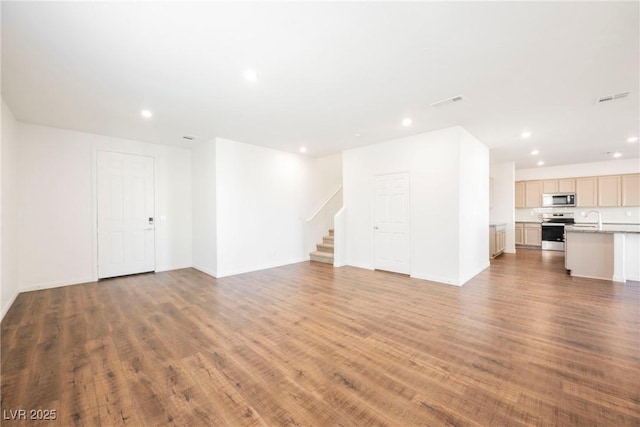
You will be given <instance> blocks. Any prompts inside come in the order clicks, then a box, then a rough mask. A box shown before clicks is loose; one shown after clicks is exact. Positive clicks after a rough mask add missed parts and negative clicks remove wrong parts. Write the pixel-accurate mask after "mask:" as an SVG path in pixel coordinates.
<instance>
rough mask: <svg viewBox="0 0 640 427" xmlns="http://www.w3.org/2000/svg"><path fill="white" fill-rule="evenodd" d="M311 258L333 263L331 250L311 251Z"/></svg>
mask: <svg viewBox="0 0 640 427" xmlns="http://www.w3.org/2000/svg"><path fill="white" fill-rule="evenodd" d="M309 258H311V261H316V262H323V263H325V264H331V265H333V254H332V253H329V252H320V251H313V252H310V253H309Z"/></svg>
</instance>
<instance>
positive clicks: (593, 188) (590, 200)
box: [576, 176, 598, 207]
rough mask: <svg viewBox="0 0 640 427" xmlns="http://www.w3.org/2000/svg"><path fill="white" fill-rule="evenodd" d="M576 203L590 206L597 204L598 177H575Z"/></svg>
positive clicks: (581, 205)
mask: <svg viewBox="0 0 640 427" xmlns="http://www.w3.org/2000/svg"><path fill="white" fill-rule="evenodd" d="M576 198H577V199H578V200H577V201H576V202H577V203H576V205H577V206H578V207H591V206H597V205H598V203H597V202H598V179H597V178H596V177H593V176H591V177H585V178H576Z"/></svg>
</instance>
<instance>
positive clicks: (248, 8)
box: [2, 2, 640, 168]
mask: <svg viewBox="0 0 640 427" xmlns="http://www.w3.org/2000/svg"><path fill="white" fill-rule="evenodd" d="M639 18H640V16H639V3H638V2H627V3H604V2H595V3H573V2H571V3H557V2H544V3H533V2H527V3H507V2H486V3H485V2H473V3H454V2H450V3H362V2H358V3H180V2H172V3H168V2H140V3H75V2H71V3H62V2H50V3H31V2H25V3H20V2H17V3H13V2H2V92H3V93H2V96H3V97H4V99H5V101H6V102H7V104H8V105H9V106H10V108H11V109H12V111H13V113H14V114H15V115H16V117H17V119H18V120H21V121H25V122H31V123H37V124H43V125H49V126H55V127H60V128H68V129H75V130H81V131H86V132H93V133H98V134H104V135H110V136H118V137H124V138H130V139H137V140H142V141H149V142H156V143H165V144H180V145H186V146H188V145H189V144H192V143H189V142H187V141H184V140H183V139H182V136H183V135H197V136H198V140H207V139H211V138H213V137H214V136H220V137H225V138H230V139H234V140H237V141H243V142H247V143H251V144H258V145H264V146H269V147H274V148H278V149H282V150H286V151H294V152H297V150H298V148H299V147H300V146H303V145H304V146H306V147H307V148H308V154H309V155H314V156H317V155H323V154H328V153H334V152H338V151H340V150H343V149H347V148H352V147H356V146H359V145H365V144H371V143H375V142H379V141H384V140H389V139H393V138H398V137H402V136H407V135H410V134H415V133H421V132H426V131H430V130H435V129H439V128H443V127H446V126H451V125H462V126H464V127H465V128H466V129H467V130H468V131H469V132H471V133H472V134H473V135H474V136H476V138H478V139H479V140H480V141H482V142H483V143H485V144H486V145H487V146H489V147H490V148H491V149H492V160H493V161H502V160H513V161H515V162H516V167H518V168H527V167H533V166H535V162H536V161H537V160H539V159H543V160H544V161H545V162H546V165H558V164H567V163H581V162H590V161H599V160H606V159H608V158H609V157H607V156H606V155H605V154H604V153H605V152H607V151H616V150H620V151H622V152H623V157H622V158H629V157H638V156H639V154H640V152H639V150H640V148H639V147H640V144H638V143H635V144H630V143H628V142H626V140H627V138H629V137H630V136H638V133H639V127H640V124H639V121H640V118H639V117H640V112H639V97H638V90H639V88H640V87H639V86H640V85H639V80H640V77H639V61H640V58H639V50H640V49H639V39H640V35H639V30H638V27H639V22H640V19H639ZM247 68H255V69H256V70H258V71H259V73H260V79H259V81H258V82H257V83H250V82H248V81H247V80H245V78H244V77H243V72H244V71H245V70H246V69H247ZM627 91H628V92H630V95H629V96H628V97H627V98H625V99H622V100H618V101H614V102H610V103H606V104H603V105H596V103H595V101H596V99H597V98H599V97H601V96H603V95H608V94H615V93H620V92H627ZM455 95H462V96H464V98H465V100H464V101H463V102H460V103H456V104H451V105H448V106H445V107H442V108H438V109H436V108H433V107H431V106H430V104H432V103H433V102H436V101H439V100H442V99H444V98H448V97H451V96H455ZM142 108H148V109H150V110H152V111H153V113H154V116H153V118H152V119H151V120H145V119H143V118H142V117H141V116H140V110H141V109H142ZM404 117H411V118H412V119H413V125H412V126H411V127H403V126H402V125H401V120H402V119H403V118H404ZM523 130H529V131H530V132H531V133H532V136H531V137H530V138H528V139H527V140H523V139H521V138H520V133H521V132H522V131H523ZM356 133H361V134H362V136H361V137H356V136H355V134H356ZM533 148H537V149H539V150H540V151H541V154H540V155H539V156H537V158H534V156H531V155H530V154H529V152H530V151H531V149H533Z"/></svg>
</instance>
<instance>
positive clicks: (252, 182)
mask: <svg viewBox="0 0 640 427" xmlns="http://www.w3.org/2000/svg"><path fill="white" fill-rule="evenodd" d="M312 165H313V163H312V160H311V159H309V158H307V157H304V156H301V155H297V154H291V153H286V152H283V151H278V150H273V149H270V148H265V147H260V146H256V145H250V144H245V143H241V142H236V141H231V140H228V139H223V138H216V198H217V200H216V210H217V216H216V219H217V253H218V262H217V273H218V277H224V276H228V275H232V274H238V273H244V272H248V271H254V270H260V269H264V268H271V267H275V266H280V265H285V264H291V263H294V262H300V261H304V260H306V259H308V256H309V255H308V253H307V252H306V247H305V241H304V229H305V215H306V214H307V211H308V206H309V201H308V200H309V189H310V188H311V171H312Z"/></svg>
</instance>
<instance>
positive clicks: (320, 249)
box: [309, 230, 333, 265]
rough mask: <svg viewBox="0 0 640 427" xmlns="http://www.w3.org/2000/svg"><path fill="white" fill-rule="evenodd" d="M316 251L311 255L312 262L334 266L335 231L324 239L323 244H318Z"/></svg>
mask: <svg viewBox="0 0 640 427" xmlns="http://www.w3.org/2000/svg"><path fill="white" fill-rule="evenodd" d="M316 249H317V250H315V251H313V252H310V253H309V257H310V258H311V261H316V262H324V263H325V264H331V265H333V230H329V235H328V236H324V237H323V238H322V243H318V244H317V245H316Z"/></svg>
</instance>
